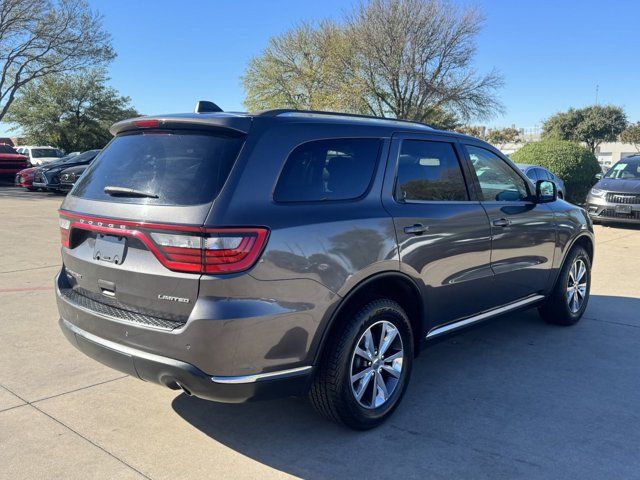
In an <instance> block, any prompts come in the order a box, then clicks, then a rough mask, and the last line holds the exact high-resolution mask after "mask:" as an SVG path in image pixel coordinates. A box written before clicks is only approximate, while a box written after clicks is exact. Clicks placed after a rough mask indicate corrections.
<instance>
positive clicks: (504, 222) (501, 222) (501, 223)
mask: <svg viewBox="0 0 640 480" xmlns="http://www.w3.org/2000/svg"><path fill="white" fill-rule="evenodd" d="M509 225H511V220H509V219H508V218H499V219H497V220H494V221H493V226H494V227H508V226H509Z"/></svg>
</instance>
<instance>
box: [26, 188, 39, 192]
mask: <svg viewBox="0 0 640 480" xmlns="http://www.w3.org/2000/svg"><path fill="white" fill-rule="evenodd" d="M26 188H27V190H29V191H30V192H36V191H37V190H38V189H37V188H34V187H26Z"/></svg>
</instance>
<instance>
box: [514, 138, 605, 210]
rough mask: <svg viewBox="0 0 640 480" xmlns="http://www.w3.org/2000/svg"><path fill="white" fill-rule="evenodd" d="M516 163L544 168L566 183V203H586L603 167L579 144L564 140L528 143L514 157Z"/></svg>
mask: <svg viewBox="0 0 640 480" xmlns="http://www.w3.org/2000/svg"><path fill="white" fill-rule="evenodd" d="M511 159H512V160H513V161H514V162H515V163H528V164H531V165H540V166H541V167H544V168H546V169H547V170H549V171H551V172H553V173H554V174H556V175H557V176H558V177H560V178H561V179H562V180H564V184H565V188H566V190H567V191H566V196H567V197H566V199H567V200H568V201H570V202H572V203H583V202H584V201H585V198H586V196H587V192H588V191H589V189H590V188H591V186H592V185H593V179H594V176H595V174H596V173H598V172H600V166H599V165H598V160H597V159H596V157H595V155H594V154H593V153H591V151H589V149H588V148H585V147H583V146H581V145H578V144H577V143H573V142H568V141H563V140H542V141H540V142H532V143H528V144H527V145H525V146H524V147H522V148H521V149H520V150H518V151H517V152H515V153H514V154H512V155H511Z"/></svg>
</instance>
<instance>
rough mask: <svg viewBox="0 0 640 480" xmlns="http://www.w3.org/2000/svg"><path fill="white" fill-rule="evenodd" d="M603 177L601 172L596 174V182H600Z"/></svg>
mask: <svg viewBox="0 0 640 480" xmlns="http://www.w3.org/2000/svg"><path fill="white" fill-rule="evenodd" d="M603 176H604V174H603V173H602V172H600V173H596V179H598V180H600V179H601V178H602V177H603Z"/></svg>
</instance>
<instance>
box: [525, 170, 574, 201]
mask: <svg viewBox="0 0 640 480" xmlns="http://www.w3.org/2000/svg"><path fill="white" fill-rule="evenodd" d="M516 165H517V166H518V168H519V169H520V170H522V171H523V172H524V174H525V175H526V176H527V177H529V179H530V180H531V181H532V182H534V183H535V182H537V181H538V180H551V181H552V182H553V183H555V185H556V188H557V189H558V197H559V198H565V192H566V190H565V188H564V182H563V181H562V179H561V178H560V177H558V176H557V175H554V174H553V173H551V172H550V171H549V170H547V169H546V168H544V167H540V166H538V165H527V164H524V163H517V164H516Z"/></svg>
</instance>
